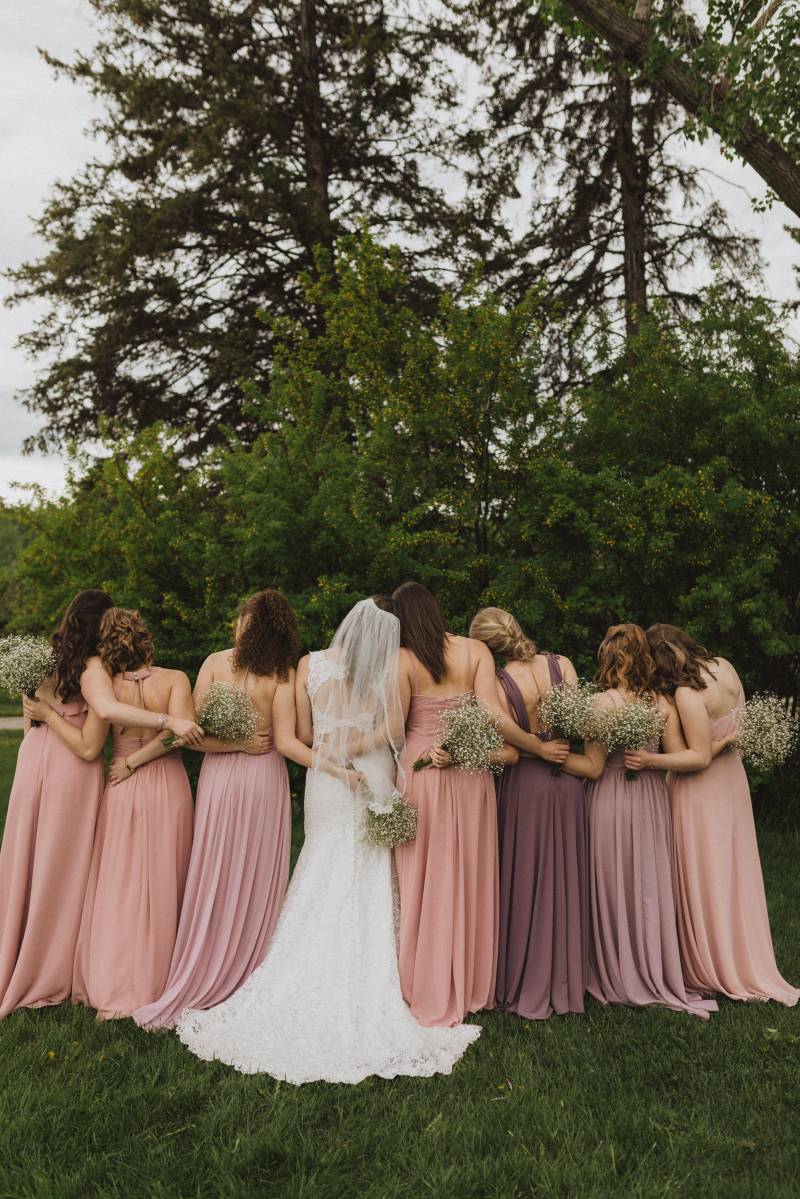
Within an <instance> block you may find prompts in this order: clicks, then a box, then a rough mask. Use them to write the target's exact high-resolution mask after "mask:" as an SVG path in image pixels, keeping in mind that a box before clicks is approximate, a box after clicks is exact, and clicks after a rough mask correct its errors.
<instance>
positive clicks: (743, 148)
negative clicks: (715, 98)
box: [567, 0, 800, 216]
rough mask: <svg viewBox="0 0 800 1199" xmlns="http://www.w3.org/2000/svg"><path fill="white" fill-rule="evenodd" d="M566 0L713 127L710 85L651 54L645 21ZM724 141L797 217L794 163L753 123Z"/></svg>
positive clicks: (600, 0)
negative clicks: (645, 66)
mask: <svg viewBox="0 0 800 1199" xmlns="http://www.w3.org/2000/svg"><path fill="white" fill-rule="evenodd" d="M567 4H568V6H569V8H571V9H572V11H573V12H574V13H576V14H577V15H578V16H579V17H580V18H581V20H583V21H585V22H586V24H587V25H588V26H589V27H590V29H592V30H594V32H595V33H597V34H599V35H600V37H601V38H603V40H604V41H605V42H606V43H607V44H608V45H609V46H610V47H611V49H612V50H616V51H617V53H618V54H621V55H622V57H623V58H624V59H626V61H627V62H630V63H633V64H634V65H635V66H641V65H642V63H643V62H644V60H645V59H647V60H648V78H649V79H650V80H651V82H652V83H653V85H654V86H655V87H660V88H662V89H663V90H664V91H665V92H667V93H668V94H669V95H670V96H672V97H673V99H675V100H677V101H678V103H679V104H682V105H683V107H684V108H685V109H686V111H687V112H689V113H691V114H692V116H696V117H699V118H700V119H701V120H703V121H705V122H706V123H707V124H708V125H709V126H710V127H711V128H714V124H713V120H711V121H710V120H708V111H709V107H710V101H711V97H712V91H713V89H712V86H711V83H710V82H709V81H708V80H704V79H703V78H702V77H701V76H698V74H697V72H696V71H693V70H692V68H691V67H690V66H688V65H687V64H686V63H685V62H681V61H680V60H679V59H675V57H674V56H673V55H672V54H671V52H670V51H669V50H667V48H666V47H663V55H661V56H658V57H657V56H654V55H651V54H650V53H649V50H650V46H651V42H652V36H651V31H650V29H649V27H648V25H646V24H645V23H644V22H643V21H636V20H634V18H633V17H630V16H628V14H627V13H626V12H624V11H623V9H622V8H620V6H619V5H618V4H616V3H615V2H614V0H567ZM729 144H730V145H731V147H732V148H733V149H734V150H735V151H736V152H737V154H738V155H739V156H740V158H742V159H744V161H745V162H747V163H749V164H750V166H751V167H752V168H753V170H754V171H756V172H757V173H758V174H759V175H760V176H761V178H762V179H763V180H764V182H765V183H766V184H767V185H768V186H769V187H771V188H772V190H773V191H774V192H775V195H776V196H778V198H779V199H781V200H783V202H784V204H785V205H786V206H787V207H788V208H791V210H792V212H794V213H796V214H797V215H798V216H800V163H798V162H797V161H796V160H795V159H794V158H793V157H792V155H791V154H788V153H787V151H786V150H784V148H783V146H781V145H780V144H779V143H778V142H776V141H775V139H774V138H771V137H769V136H767V134H765V133H762V132H761V130H760V129H759V128H758V126H757V125H756V124H755V123H754V122H753V121H745V122H744V123H743V124H742V125H741V126H740V128H739V129H738V132H737V135H736V137H735V138H732V139H731V141H730V143H729Z"/></svg>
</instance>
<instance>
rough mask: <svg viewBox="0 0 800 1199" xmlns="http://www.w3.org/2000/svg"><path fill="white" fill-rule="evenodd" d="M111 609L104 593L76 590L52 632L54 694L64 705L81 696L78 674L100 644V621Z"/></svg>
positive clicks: (108, 598)
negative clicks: (54, 665) (54, 670)
mask: <svg viewBox="0 0 800 1199" xmlns="http://www.w3.org/2000/svg"><path fill="white" fill-rule="evenodd" d="M113 607H114V601H113V600H112V598H111V596H110V595H109V594H108V592H107V591H100V590H99V588H97V587H89V588H87V590H86V591H79V592H78V594H77V595H76V596H75V598H74V599H73V600H72V602H71V603H70V604H69V606H68V608H67V610H66V612H65V613H64V615H63V616H62V618H61V623H60V625H59V626H58V628H57V629H56V631H55V633H53V638H52V644H53V649H54V650H55V653H56V659H57V664H56V685H55V692H56V695H57V696H58V697H59V698H60V699H61V700H63V701H64V703H67V702H68V701H69V700H71V699H75V697H76V695H80V690H81V675H82V674H83V672H84V670H85V668H86V663H87V661H88V659H89V658H91V657H92V655H93V654H96V653H97V647H98V645H99V643H100V621H101V620H102V618H103V614H104V613H105V612H107V611H108V609H109V608H113Z"/></svg>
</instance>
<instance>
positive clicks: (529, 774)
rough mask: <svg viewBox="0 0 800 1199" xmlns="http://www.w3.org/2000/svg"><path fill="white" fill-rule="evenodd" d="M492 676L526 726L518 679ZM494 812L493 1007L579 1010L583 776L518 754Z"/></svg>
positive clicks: (552, 660)
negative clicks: (496, 920)
mask: <svg viewBox="0 0 800 1199" xmlns="http://www.w3.org/2000/svg"><path fill="white" fill-rule="evenodd" d="M547 660H548V667H549V671H550V682H551V684H558V683H560V682H561V681H562V676H561V668H560V666H559V662H558V657H557V655H555V654H548V655H547ZM498 679H499V681H500V685H501V686H502V688H503V690H504V691H505V693H506V696H507V697H508V702H509V705H510V707H511V712H512V715H513V717H514V719H515V720H516V722H517V724H518V725H519V726H520V728H522V729H524V730H525V732H526V733H529V732H530V722H529V720H528V713H527V711H526V708H525V701H524V700H523V698H522V693H521V691H520V689H519V687H518V686H517V684H516V683H515V682H514V680H513V678H512V677H511V675H510V674H508V672H507V671H505V670H500V671H498ZM542 736H543V737H545V736H546V734H542ZM497 812H498V825H499V840H500V938H499V945H498V956H497V993H496V1002H497V1006H498V1007H499V1008H502V1009H503V1010H504V1011H507V1012H515V1013H516V1014H517V1015H518V1016H524V1017H525V1019H526V1020H546V1019H547V1017H548V1016H551V1015H552V1014H553V1013H554V1012H557V1013H558V1014H559V1015H563V1014H564V1013H565V1012H582V1011H583V997H584V992H585V990H586V958H587V952H588V935H589V886H588V875H587V858H586V800H585V794H584V788H583V783H582V782H581V780H580V779H576V778H573V777H572V776H571V775H568V774H563V773H561V774H554V773H553V769H552V766H551V765H550V764H549V763H548V762H543V761H542V760H541V758H533V757H521V758H520V760H519V762H517V763H516V764H515V765H514V766H507V767H506V769H505V770H504V771H503V775H502V778H501V779H500V781H499V784H498V788H497Z"/></svg>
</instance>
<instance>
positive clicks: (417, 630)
mask: <svg viewBox="0 0 800 1199" xmlns="http://www.w3.org/2000/svg"><path fill="white" fill-rule="evenodd" d="M392 599H393V600H394V610H395V613H396V614H397V617H398V619H399V620H400V644H401V645H404V646H405V647H406V648H407V649H410V650H411V651H412V652H413V653H415V654H416V655H417V657H418V658H419V660H420V662H421V663H422V665H423V666H424V667H426V669H427V670H429V671H430V673H431V677H432V678H433V681H434V683H441V681H442V679H443V678H444V674H445V669H446V667H445V661H444V650H445V646H446V644H447V625H446V624H445V619H444V617H443V616H442V610H441V608H440V607H439V605H438V604H437V602H436V600H435V599H434V598H433V596H432V595H431V593H430V591H428V588H427V587H423V585H422V583H401V585H400V586H399V587H398V588H397V590H396V591H394V592H393V593H392Z"/></svg>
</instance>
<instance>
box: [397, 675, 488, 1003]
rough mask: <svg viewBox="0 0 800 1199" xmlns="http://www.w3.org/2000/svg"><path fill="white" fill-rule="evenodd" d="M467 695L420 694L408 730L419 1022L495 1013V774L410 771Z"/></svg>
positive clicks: (409, 878) (410, 999)
mask: <svg viewBox="0 0 800 1199" xmlns="http://www.w3.org/2000/svg"><path fill="white" fill-rule="evenodd" d="M463 698H464V697H463V696H457V695H456V696H449V697H447V698H444V699H443V698H440V697H439V696H430V695H415V696H413V698H412V700H411V707H410V710H409V716H408V725H407V728H406V744H405V749H404V751H403V759H402V764H403V769H404V771H405V776H406V798H407V799H408V800H409V802H411V803H412V804H414V805H415V807H416V809H417V837H416V840H415V841H413V842H411V843H410V844H408V845H398V846H397V848H396V850H395V861H396V865H397V880H398V884H399V889H400V955H399V956H400V984H401V986H402V990H403V996H404V998H405V1000H406V1002H407V1003H408V1004H409V1006H410V1007H411V1011H412V1012H413V1014H414V1016H415V1017H416V1019H417V1020H418V1021H419V1023H420V1024H424V1025H426V1026H428V1027H433V1026H436V1025H453V1024H460V1023H461V1021H462V1020H463V1018H464V1016H465V1015H466V1013H467V1012H477V1011H480V1010H481V1008H486V1007H491V1006H492V1004H493V1001H494V983H495V971H496V968H497V921H498V903H499V896H498V891H499V884H498V855H497V802H496V798H495V790H494V780H493V778H492V776H491V774H488V773H484V774H465V773H464V772H462V771H458V770H455V769H453V768H452V767H450V768H448V769H445V770H438V769H436V768H435V767H432V766H429V767H427V768H426V769H424V770H420V771H418V772H414V770H413V769H412V765H413V763H414V761H415V759H416V758H419V757H420V756H421V755H422V754H424V753H425V752H426V750H427V749H428V748H429V747H430V746H431V744H432V743H433V742H434V741H435V740H436V737H437V735H438V732H439V727H440V716H441V713H442V710H443V709H444V708H445V707H447V706H448V705H453V704H456V703H458V702H459V701H460V700H461V699H463Z"/></svg>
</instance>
